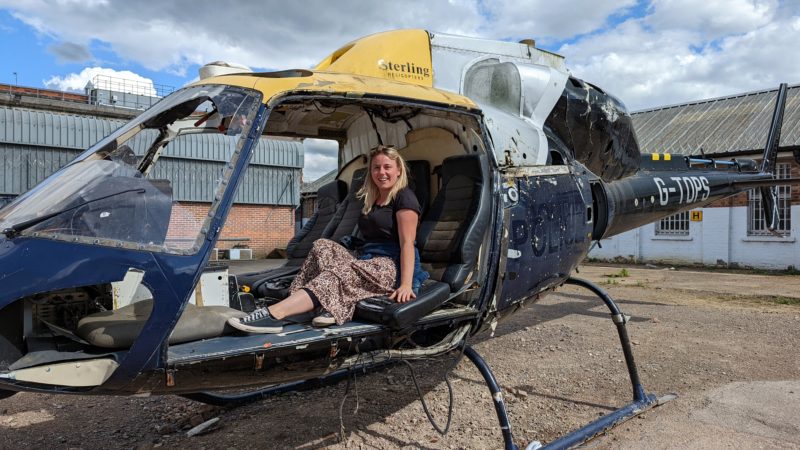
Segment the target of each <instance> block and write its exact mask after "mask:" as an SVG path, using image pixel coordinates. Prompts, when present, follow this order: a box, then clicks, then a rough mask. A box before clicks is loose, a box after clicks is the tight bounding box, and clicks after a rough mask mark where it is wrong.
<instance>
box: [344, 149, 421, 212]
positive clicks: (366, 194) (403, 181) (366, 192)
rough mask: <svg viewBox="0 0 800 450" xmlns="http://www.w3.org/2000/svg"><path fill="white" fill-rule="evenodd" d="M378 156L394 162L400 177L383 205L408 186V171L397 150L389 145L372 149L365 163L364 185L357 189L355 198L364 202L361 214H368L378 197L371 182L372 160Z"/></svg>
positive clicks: (376, 189) (373, 183) (376, 188)
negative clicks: (383, 156)
mask: <svg viewBox="0 0 800 450" xmlns="http://www.w3.org/2000/svg"><path fill="white" fill-rule="evenodd" d="M378 155H385V156H387V157H388V158H389V159H391V160H392V161H394V162H395V164H397V169H398V170H399V171H400V175H399V176H398V177H397V181H396V182H395V183H394V186H392V189H391V190H390V191H389V195H388V196H387V197H386V203H384V205H388V204H389V203H391V202H392V200H394V197H395V196H396V195H397V193H398V192H400V190H402V189H403V188H405V187H406V186H408V169H407V168H406V162H405V160H403V157H402V156H400V153H399V152H398V151H397V149H395V148H394V147H393V146H391V145H379V146H377V147H375V148H373V149H372V150H370V152H369V161H367V175H366V180H364V185H363V186H361V189H359V190H358V192H357V193H356V196H357V197H358V198H359V199H361V200H364V207H363V208H361V212H362V213H363V214H369V211H370V210H371V209H372V206H373V205H374V204H375V202H377V201H378V198H379V197H380V191H379V190H378V186H376V185H375V182H374V181H373V180H372V160H373V159H375V157H376V156H378ZM381 206H383V205H381Z"/></svg>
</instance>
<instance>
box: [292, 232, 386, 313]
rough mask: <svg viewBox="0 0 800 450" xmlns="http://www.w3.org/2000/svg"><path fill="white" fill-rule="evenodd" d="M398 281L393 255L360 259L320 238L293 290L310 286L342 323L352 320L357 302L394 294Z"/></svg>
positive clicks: (296, 278) (297, 277)
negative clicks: (390, 256) (391, 256)
mask: <svg viewBox="0 0 800 450" xmlns="http://www.w3.org/2000/svg"><path fill="white" fill-rule="evenodd" d="M396 282H397V266H396V265H395V262H394V261H393V260H392V258H387V257H376V258H372V259H367V260H360V259H356V258H355V257H354V256H353V255H351V254H350V252H349V251H348V250H347V249H346V248H344V247H342V246H341V245H339V244H337V243H336V242H333V241H331V240H329V239H317V240H316V241H314V246H313V247H312V248H311V251H310V252H309V254H308V257H306V260H305V262H304V263H303V267H302V268H301V269H300V273H298V274H297V276H296V277H295V279H294V281H293V282H292V285H291V287H290V288H289V291H290V292H291V293H294V292H295V291H297V290H298V289H308V290H310V291H311V292H313V293H314V295H316V296H317V298H318V299H319V302H320V304H321V305H322V307H323V308H325V310H326V311H328V312H330V313H331V315H333V317H334V319H336V323H337V324H339V325H341V324H343V323H345V322H348V321H350V320H352V318H353V313H354V312H355V309H356V303H358V302H359V301H361V300H364V299H365V298H370V297H378V296H382V295H389V294H391V293H392V292H393V291H394V289H395V283H396Z"/></svg>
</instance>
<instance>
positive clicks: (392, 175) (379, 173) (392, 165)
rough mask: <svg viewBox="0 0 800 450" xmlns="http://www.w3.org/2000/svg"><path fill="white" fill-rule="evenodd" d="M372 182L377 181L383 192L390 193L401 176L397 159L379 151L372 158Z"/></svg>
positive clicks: (379, 188) (376, 184) (376, 183)
mask: <svg viewBox="0 0 800 450" xmlns="http://www.w3.org/2000/svg"><path fill="white" fill-rule="evenodd" d="M370 174H371V176H372V182H373V183H375V186H377V188H378V190H379V191H380V192H381V194H386V193H388V192H389V191H390V190H391V189H392V187H393V186H394V184H395V183H397V179H398V178H399V177H400V168H399V167H398V166H397V161H395V160H393V159H392V158H390V157H388V156H386V155H384V154H382V153H379V154H377V155H375V157H373V158H372V164H371V166H370Z"/></svg>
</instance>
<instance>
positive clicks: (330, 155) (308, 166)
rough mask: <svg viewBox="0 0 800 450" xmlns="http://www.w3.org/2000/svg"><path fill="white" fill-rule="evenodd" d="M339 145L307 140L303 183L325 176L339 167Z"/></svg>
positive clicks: (320, 140) (327, 141) (304, 149)
mask: <svg viewBox="0 0 800 450" xmlns="http://www.w3.org/2000/svg"><path fill="white" fill-rule="evenodd" d="M338 150H339V144H338V143H337V142H336V141H331V140H326V139H305V140H304V141H303V153H304V159H305V164H304V166H303V181H304V182H306V183H308V182H311V181H314V180H316V179H317V178H319V177H321V176H323V175H325V174H326V173H328V172H330V171H331V170H333V169H335V168H336V167H337V165H338V157H337V152H338Z"/></svg>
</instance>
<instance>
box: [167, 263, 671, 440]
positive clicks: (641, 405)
mask: <svg viewBox="0 0 800 450" xmlns="http://www.w3.org/2000/svg"><path fill="white" fill-rule="evenodd" d="M566 284H572V285H575V286H581V287H584V288H586V289H588V290H590V291H592V292H593V293H594V294H595V295H597V296H598V297H599V298H600V299H601V300H603V302H604V303H605V304H606V306H607V307H608V309H609V310H610V311H611V320H613V321H614V324H615V325H616V326H617V332H618V333H619V339H620V344H621V345H622V352H623V354H624V355H625V364H626V365H627V367H628V375H629V376H630V379H631V386H632V388H633V402H631V403H629V404H628V405H626V406H623V407H622V408H619V409H617V410H616V411H614V412H612V413H609V414H607V415H605V416H603V417H601V418H599V419H597V420H595V421H594V422H591V423H589V424H587V425H585V426H583V427H582V428H579V429H578V430H575V431H573V432H572V433H570V434H567V435H566V436H562V437H561V438H559V439H557V440H555V441H553V442H551V443H549V444H547V445H546V446H544V447H541V446H539V445H537V443H536V442H533V443H531V444H529V445H528V447H527V448H530V449H535V448H544V449H565V448H571V447H575V446H577V445H580V444H582V443H584V442H586V441H588V440H590V439H592V438H594V437H595V436H597V435H599V434H601V433H604V432H606V431H608V430H610V429H612V428H614V427H615V426H617V425H619V424H621V423H623V422H625V421H627V420H628V419H631V418H633V417H636V416H637V415H639V414H641V413H643V412H645V411H647V410H648V409H650V408H652V407H653V406H655V405H656V404H657V402H658V398H657V397H656V396H655V395H653V394H647V393H645V390H644V388H643V387H642V382H641V380H640V379H639V372H638V370H637V369H636V363H635V362H634V360H633V351H632V349H631V342H630V339H629V338H628V331H627V329H626V328H625V324H626V323H627V321H628V319H627V318H626V317H625V315H623V314H622V312H620V310H619V308H618V307H617V305H616V303H614V300H613V299H612V298H611V296H609V295H608V293H607V292H605V291H604V290H602V289H601V288H600V287H598V286H597V285H595V284H594V283H591V282H589V281H586V280H582V279H579V278H569V279H568V280H567V281H566ZM464 355H465V356H466V357H467V358H468V359H469V360H470V361H471V362H472V363H473V364H474V365H475V367H476V368H477V369H478V370H479V371H480V373H481V375H482V376H483V379H484V381H486V385H487V387H488V388H489V391H490V392H491V395H492V401H493V402H494V407H495V413H496V414H497V419H498V421H499V422H500V430H501V432H502V434H503V441H504V443H505V448H506V449H509V450H518V447H517V446H516V445H515V444H514V438H513V435H512V432H511V423H510V421H509V419H508V414H507V412H506V407H505V403H504V402H503V396H502V391H501V389H500V386H499V384H498V383H497V379H496V378H495V377H494V374H493V373H492V371H491V369H490V368H489V365H488V364H487V363H486V361H485V360H484V359H483V358H482V357H481V355H480V354H478V352H477V351H476V350H475V349H474V348H472V346H469V345H467V346H466V347H465V348H464ZM385 364H391V362H390V361H387V362H385V363H384V364H382V365H385ZM375 368H376V367H370V368H369V370H373V369H375ZM352 370H353V369H343V370H340V371H337V372H333V373H331V374H329V375H326V376H324V377H319V378H313V379H310V380H304V381H297V382H294V383H286V384H281V385H276V386H270V387H267V388H264V389H259V390H255V391H250V392H245V393H241V394H223V393H212V392H198V393H194V394H183V395H181V396H182V397H185V398H188V399H191V400H195V401H199V402H203V403H208V404H211V405H215V406H241V405H244V404H248V403H252V402H255V401H258V400H261V399H264V398H266V397H269V396H271V395H276V394H281V393H284V392H291V391H299V390H304V389H313V388H317V387H321V386H324V385H328V384H333V383H336V382H338V381H340V380H342V379H345V378H346V377H347V376H348V375H349V374H350V373H351V372H352Z"/></svg>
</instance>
